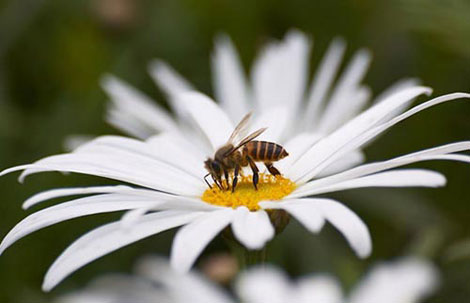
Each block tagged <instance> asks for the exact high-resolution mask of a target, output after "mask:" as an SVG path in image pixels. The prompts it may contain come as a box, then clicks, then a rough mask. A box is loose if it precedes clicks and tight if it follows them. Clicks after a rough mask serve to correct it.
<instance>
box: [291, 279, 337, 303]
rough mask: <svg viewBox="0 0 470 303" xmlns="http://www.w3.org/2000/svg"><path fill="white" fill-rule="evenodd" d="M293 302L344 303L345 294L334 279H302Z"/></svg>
mask: <svg viewBox="0 0 470 303" xmlns="http://www.w3.org/2000/svg"><path fill="white" fill-rule="evenodd" d="M292 302H296V303H343V302H344V300H343V292H342V290H341V286H340V284H339V282H338V281H337V280H336V279H334V278H333V277H330V276H326V275H315V276H310V277H304V278H301V279H300V280H299V281H298V285H297V287H296V289H295V290H294V298H292Z"/></svg>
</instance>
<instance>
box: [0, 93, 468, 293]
mask: <svg viewBox="0 0 470 303" xmlns="http://www.w3.org/2000/svg"><path fill="white" fill-rule="evenodd" d="M427 92H429V89H428V88H424V87H413V88H408V89H405V90H403V91H400V92H398V93H396V94H394V95H391V96H390V97H388V98H386V99H385V100H383V101H382V102H380V103H378V104H377V105H375V106H373V107H371V108H369V109H368V110H366V111H364V112H363V113H361V114H359V115H358V116H357V117H356V118H354V119H352V120H351V121H350V122H348V123H347V124H345V125H344V126H342V127H340V128H339V129H338V130H336V131H335V132H333V133H332V134H331V135H328V136H326V137H325V138H323V139H322V140H320V141H319V142H317V143H316V144H313V145H312V146H309V147H307V148H305V147H301V148H299V145H300V144H297V145H296V144H286V148H287V150H288V152H289V154H290V155H289V157H287V158H286V159H289V158H290V159H291V161H290V162H289V164H288V165H284V166H282V167H281V164H282V161H281V162H276V163H277V164H276V165H277V166H278V167H279V168H280V169H281V172H282V173H283V177H270V176H269V175H266V174H262V175H261V178H260V183H259V185H258V186H259V190H254V188H253V186H252V180H251V178H250V176H244V177H242V178H241V181H240V182H239V187H238V189H237V190H235V192H234V193H232V192H231V191H227V190H221V189H219V188H217V187H215V186H213V187H212V188H208V187H207V185H206V184H205V183H204V181H203V176H204V175H205V173H206V172H205V170H204V167H203V162H204V160H205V159H206V157H207V155H206V154H204V152H203V151H201V150H198V148H197V146H196V145H192V144H191V143H190V142H189V141H185V140H184V139H183V138H181V137H179V136H178V135H177V134H176V133H170V134H168V133H165V134H162V135H160V136H156V137H152V138H151V139H149V140H148V141H146V142H142V141H139V140H135V139H129V138H124V137H117V136H107V137H99V138H97V139H95V140H93V141H91V142H89V143H87V144H85V145H83V146H82V147H80V148H78V149H77V150H75V151H74V152H73V153H67V154H62V155H56V156H51V157H47V158H44V159H42V160H39V161H38V162H36V163H33V164H29V165H21V166H17V167H13V168H10V169H7V170H4V171H3V172H2V174H6V173H9V172H13V171H18V170H25V171H24V172H23V174H22V175H21V176H20V179H21V180H22V179H23V178H24V177H26V176H27V175H30V174H32V173H38V172H43V171H62V172H75V173H82V174H89V175H95V176H100V177H105V178H110V179H115V180H119V181H122V182H126V183H130V184H134V185H137V186H138V187H130V186H123V185H117V186H98V187H87V188H63V189H53V190H49V191H46V192H42V193H39V194H37V195H35V196H33V197H31V198H30V199H28V200H27V201H26V202H25V204H24V205H23V206H24V207H25V208H28V207H30V206H32V205H35V204H37V203H39V202H42V201H45V200H49V199H53V198H58V197H63V196H70V195H77V194H85V195H88V194H99V195H93V196H88V197H84V198H80V199H76V200H72V201H68V202H65V203H61V204H59V205H56V206H52V207H49V208H46V209H43V210H40V211H37V212H35V213H33V214H31V215H30V216H28V217H27V218H25V219H24V220H23V221H21V222H20V223H18V225H17V226H15V227H14V228H13V229H12V230H11V231H10V232H9V233H8V234H7V236H6V237H5V238H4V240H3V242H2V243H1V245H0V252H3V251H4V250H5V249H6V248H7V247H9V246H10V245H11V244H13V243H14V242H15V241H17V240H18V239H20V238H22V237H24V236H26V235H28V234H30V233H32V232H34V231H36V230H38V229H41V228H44V227H46V226H49V225H52V224H55V223H58V222H61V221H65V220H69V219H72V218H76V217H80V216H85V215H90V214H96V213H103V212H111V211H121V210H129V212H127V213H126V214H125V216H124V217H123V219H122V221H121V222H114V223H110V224H107V225H104V226H101V227H98V228H96V229H94V230H92V231H91V232H89V233H87V234H85V235H84V236H82V237H81V238H79V239H78V240H76V241H75V242H74V243H73V244H72V245H71V246H70V247H69V248H67V249H66V250H65V251H64V252H63V253H62V255H61V256H60V257H59V258H58V259H57V260H56V261H55V262H54V264H53V265H52V266H51V268H50V269H49V271H48V273H47V274H46V277H45V281H44V285H43V288H44V289H45V290H49V289H51V288H52V287H54V286H55V285H57V284H58V283H59V282H60V281H62V280H63V279H64V278H65V277H67V276H68V275H69V274H71V273H72V272H74V271H75V270H77V269H78V268H80V267H82V266H84V265H86V264H87V263H89V262H91V261H93V260H95V259H97V258H99V257H101V256H103V255H105V254H107V253H110V252H112V251H114V250H116V249H119V248H121V247H123V246H126V245H128V244H130V243H133V242H136V241H138V240H140V239H143V238H145V237H148V236H151V235H154V234H157V233H159V232H161V231H164V230H168V229H171V228H174V227H178V226H183V225H184V227H183V228H181V229H180V230H179V231H178V232H177V234H176V236H175V239H174V242H173V247H172V252H171V263H172V265H173V266H174V267H175V268H176V269H178V270H180V271H187V270H189V269H190V267H191V266H192V265H193V263H194V262H195V260H196V259H197V257H198V256H199V254H200V253H201V252H202V251H203V249H204V247H205V246H206V245H207V244H208V243H209V242H210V241H211V240H212V239H213V238H214V237H215V236H216V235H217V234H218V233H220V232H221V231H222V230H223V229H225V228H226V227H228V226H230V227H231V228H232V230H233V234H234V236H235V237H236V239H237V240H238V241H239V242H240V243H241V244H243V245H244V246H245V247H247V248H248V249H251V250H257V249H261V248H263V247H264V245H265V244H266V242H267V241H269V240H270V239H272V238H273V236H274V234H275V230H274V227H273V225H272V223H271V220H273V221H276V220H277V219H278V218H273V216H274V215H275V214H279V212H275V211H273V210H283V211H285V212H287V213H289V214H290V215H291V216H292V217H294V218H295V219H297V220H298V221H299V222H300V223H301V224H303V225H304V226H305V228H307V229H308V230H309V231H311V232H314V233H317V232H319V231H320V230H321V229H322V227H323V225H324V224H325V222H327V221H328V222H330V223H331V224H333V225H334V226H335V227H336V228H337V229H338V230H339V231H340V232H341V233H342V234H343V236H344V237H345V238H346V240H347V241H348V242H349V244H350V245H351V247H352V249H353V250H354V251H355V252H356V254H357V255H358V256H359V257H367V256H368V255H369V254H370V252H371V240H370V235H369V232H368V229H367V227H366V225H365V224H364V223H363V222H362V221H361V219H360V218H359V217H358V216H357V215H355V214H354V213H353V212H352V211H351V210H350V209H348V208H347V207H346V206H345V205H343V204H342V203H340V202H337V201H334V200H332V199H327V198H318V197H315V196H316V195H318V194H326V193H331V192H335V191H340V190H344V189H352V188H361V187H408V186H425V187H437V186H443V185H444V184H445V178H444V176H442V175H441V174H439V173H437V172H434V171H430V170H425V169H400V170H389V169H391V168H395V167H399V166H403V165H407V164H411V163H414V162H420V161H427V160H456V161H464V162H470V157H468V156H466V155H462V154H454V153H455V152H458V151H463V150H468V149H470V142H458V143H452V144H448V145H444V146H439V147H434V148H430V149H426V150H423V151H419V152H415V153H411V154H408V155H404V156H400V157H397V158H393V159H391V160H387V161H382V162H375V163H370V164H364V165H360V166H357V167H354V168H351V169H346V170H344V171H341V172H339V173H336V174H333V175H330V176H328V177H318V175H319V173H321V172H322V171H323V170H325V168H327V167H328V166H330V164H332V163H334V162H335V161H338V159H341V158H342V157H343V156H344V155H347V154H348V153H350V152H351V151H352V150H355V149H357V148H358V147H360V146H361V145H362V144H364V143H365V142H367V141H368V140H370V139H372V138H374V137H375V136H376V135H378V134H380V133H382V132H383V131H385V130H387V129H388V128H390V127H391V126H393V125H394V124H396V123H398V122H400V121H402V120H403V119H405V118H407V117H409V116H411V115H413V114H415V113H417V112H419V111H421V110H423V109H425V108H428V107H430V106H432V105H435V104H438V103H442V102H445V101H448V100H453V99H456V98H461V97H467V98H468V97H470V96H469V95H468V94H463V93H455V94H450V95H445V96H441V97H437V98H435V99H432V100H429V101H427V102H424V103H422V104H420V105H417V106H415V107H413V108H411V109H410V110H408V111H405V112H404V113H402V114H396V115H391V113H394V112H396V109H397V108H399V107H401V106H403V105H405V104H407V103H408V102H410V101H411V100H412V99H413V98H415V97H417V96H418V95H419V94H422V93H427ZM180 102H181V103H182V104H184V105H185V108H186V109H187V111H188V113H189V114H190V115H191V117H192V118H193V119H194V120H195V121H196V123H197V125H198V126H199V128H200V130H201V131H202V132H203V133H204V135H205V136H207V138H208V140H209V141H210V142H211V144H212V146H213V147H214V150H215V148H216V147H219V146H221V145H223V144H224V142H225V141H226V140H227V138H228V137H229V136H230V133H231V132H232V130H233V126H232V124H231V122H230V119H229V118H228V116H227V115H226V114H225V112H224V111H223V110H222V109H221V108H220V107H219V106H218V105H217V104H216V103H214V102H213V101H212V100H210V99H209V98H208V97H206V96H204V95H202V94H199V93H194V92H192V93H185V94H183V95H182V96H181V98H180ZM280 131H281V130H280ZM292 140H294V142H299V141H298V140H299V137H295V138H293V139H292ZM270 214H271V219H270Z"/></svg>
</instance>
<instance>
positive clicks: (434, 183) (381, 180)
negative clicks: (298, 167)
mask: <svg viewBox="0 0 470 303" xmlns="http://www.w3.org/2000/svg"><path fill="white" fill-rule="evenodd" d="M445 184H446V178H445V176H443V175H442V174H440V173H438V172H435V171H431V170H425V169H399V170H392V171H386V172H381V173H376V174H372V175H368V176H366V177H359V178H354V179H350V180H347V181H343V182H338V183H336V184H333V185H330V186H325V187H318V188H316V189H314V190H310V191H309V190H303V189H302V187H299V188H298V189H297V190H296V191H295V192H293V193H292V194H291V195H289V197H292V198H294V197H295V198H297V197H306V196H310V195H318V194H324V193H329V192H335V191H341V190H346V189H352V188H363V187H439V186H444V185H445Z"/></svg>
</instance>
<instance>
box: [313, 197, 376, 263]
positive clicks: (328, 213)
mask: <svg viewBox="0 0 470 303" xmlns="http://www.w3.org/2000/svg"><path fill="white" fill-rule="evenodd" d="M312 202H313V203H315V205H316V206H317V207H318V208H319V209H320V211H321V212H322V213H323V216H324V217H325V219H326V220H328V221H329V222H330V223H331V224H332V225H333V226H334V227H336V228H337V229H338V230H339V231H340V232H341V233H342V234H343V236H344V237H345V238H346V240H347V241H348V243H349V245H351V247H352V249H353V250H354V252H355V253H356V254H357V255H358V256H359V257H360V258H366V257H368V256H369V255H370V253H371V250H372V242H371V239H370V234H369V229H368V228H367V226H366V225H365V224H364V222H362V220H361V218H359V217H358V216H357V215H356V214H355V213H354V212H352V211H351V210H350V209H349V208H347V207H346V206H345V205H343V204H342V203H339V202H336V201H334V200H330V199H314V201H312Z"/></svg>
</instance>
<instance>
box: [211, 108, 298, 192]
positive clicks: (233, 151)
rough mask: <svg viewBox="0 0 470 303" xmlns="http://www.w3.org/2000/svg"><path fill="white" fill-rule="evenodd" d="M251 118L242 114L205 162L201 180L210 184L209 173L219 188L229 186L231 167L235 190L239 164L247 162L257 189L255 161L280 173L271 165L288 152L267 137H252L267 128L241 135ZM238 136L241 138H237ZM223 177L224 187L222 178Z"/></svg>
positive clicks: (269, 169) (274, 173)
mask: <svg viewBox="0 0 470 303" xmlns="http://www.w3.org/2000/svg"><path fill="white" fill-rule="evenodd" d="M250 118H251V113H248V114H247V115H246V116H245V117H243V119H242V120H241V121H240V123H238V125H237V126H236V127H235V130H234V131H233V133H232V134H231V135H230V138H229V139H228V142H227V143H226V144H225V145H224V146H222V147H220V148H219V149H218V150H217V151H216V152H215V155H214V158H213V159H212V158H208V159H207V160H206V161H205V162H204V166H205V168H206V169H207V171H208V172H209V173H208V174H206V175H205V176H204V181H206V183H207V185H208V186H209V187H210V188H212V186H211V185H210V184H209V182H208V181H207V177H208V176H211V177H212V180H213V181H214V183H215V184H216V185H217V186H218V187H219V188H220V189H223V190H225V189H227V190H228V189H230V183H229V174H230V173H231V172H232V171H233V182H232V192H234V191H235V188H236V186H237V182H238V174H239V172H240V168H241V167H245V166H248V165H249V166H250V168H251V170H252V172H253V186H254V187H255V190H258V180H259V175H258V172H259V170H258V167H257V166H256V164H255V162H264V165H266V168H267V169H268V171H269V172H270V173H271V174H272V175H274V176H276V175H280V174H281V173H280V172H279V170H277V169H276V168H275V167H274V166H273V162H275V161H279V160H281V159H282V158H285V157H287V156H288V155H289V154H288V153H287V151H286V150H285V149H284V147H282V146H281V145H279V144H276V143H273V142H267V141H254V139H255V138H256V137H258V136H259V135H261V134H262V133H263V132H264V131H265V130H266V128H260V129H258V130H257V131H254V132H253V133H251V134H249V135H248V136H244V135H245V134H246V133H247V131H248V124H249V120H250ZM239 138H242V139H241V140H240V139H239ZM223 177H224V178H225V180H226V184H227V188H225V187H224V184H223V182H222V178H223Z"/></svg>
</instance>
